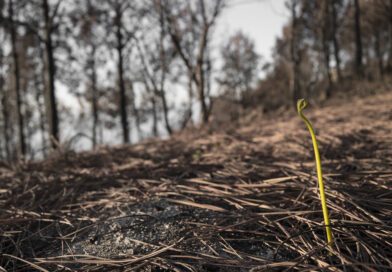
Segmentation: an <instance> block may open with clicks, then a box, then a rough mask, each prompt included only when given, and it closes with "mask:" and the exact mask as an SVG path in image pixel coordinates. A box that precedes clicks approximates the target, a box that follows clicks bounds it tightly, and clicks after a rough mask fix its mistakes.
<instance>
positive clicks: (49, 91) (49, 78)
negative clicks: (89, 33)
mask: <svg viewBox="0 0 392 272" xmlns="http://www.w3.org/2000/svg"><path fill="white" fill-rule="evenodd" d="M42 10H43V15H44V20H45V28H44V35H45V37H44V42H45V68H46V73H45V75H46V76H45V81H46V84H45V86H46V92H45V104H46V116H47V120H48V122H49V139H50V142H51V146H52V148H53V149H57V147H58V144H59V140H60V137H59V128H58V127H59V124H58V115H57V104H56V94H55V85H54V80H55V73H56V65H55V61H54V57H53V42H52V30H53V26H52V19H51V17H50V13H49V5H48V0H42Z"/></svg>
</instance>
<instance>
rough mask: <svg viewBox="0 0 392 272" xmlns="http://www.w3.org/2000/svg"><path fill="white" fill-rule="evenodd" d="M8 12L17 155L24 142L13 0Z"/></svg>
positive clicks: (22, 149) (22, 153) (19, 153)
mask: <svg viewBox="0 0 392 272" xmlns="http://www.w3.org/2000/svg"><path fill="white" fill-rule="evenodd" d="M8 13H9V22H10V23H9V31H10V34H11V48H12V59H13V88H14V92H15V97H16V107H15V110H16V121H17V126H18V155H19V156H25V155H26V142H25V135H24V119H23V114H22V99H21V90H20V68H19V55H18V48H17V32H16V24H14V6H13V0H9V1H8Z"/></svg>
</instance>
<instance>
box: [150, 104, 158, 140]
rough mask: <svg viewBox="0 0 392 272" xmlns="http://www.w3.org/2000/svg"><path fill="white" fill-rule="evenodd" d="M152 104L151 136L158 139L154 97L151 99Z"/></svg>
mask: <svg viewBox="0 0 392 272" xmlns="http://www.w3.org/2000/svg"><path fill="white" fill-rule="evenodd" d="M151 104H152V135H154V137H158V117H157V102H156V101H155V97H154V96H152V97H151Z"/></svg>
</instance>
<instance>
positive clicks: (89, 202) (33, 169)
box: [0, 93, 392, 271]
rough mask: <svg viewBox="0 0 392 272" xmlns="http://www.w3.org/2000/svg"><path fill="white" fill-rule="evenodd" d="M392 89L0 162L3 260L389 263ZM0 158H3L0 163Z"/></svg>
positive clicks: (251, 266) (374, 267)
mask: <svg viewBox="0 0 392 272" xmlns="http://www.w3.org/2000/svg"><path fill="white" fill-rule="evenodd" d="M391 105H392V94H391V93H389V94H379V95H376V96H373V97H371V98H367V99H363V98H362V99H353V100H352V101H350V102H349V103H347V104H342V105H339V106H336V107H332V106H327V107H325V108H321V109H315V108H310V109H307V110H306V111H305V115H306V116H307V117H308V118H309V120H310V121H311V122H312V124H313V126H314V128H315V130H316V134H317V137H318V141H319V148H320V153H321V159H322V166H323V172H324V179H325V186H326V193H327V205H328V208H329V212H330V218H331V223H332V226H333V235H334V241H335V242H334V246H333V247H332V248H329V250H330V251H331V252H333V255H332V256H329V254H328V250H326V243H325V231H324V227H323V217H322V212H321V205H320V201H319V196H318V188H317V179H316V174H315V173H316V169H315V163H314V161H313V148H312V142H311V139H310V135H309V132H308V130H307V128H306V126H305V124H304V123H303V121H302V120H301V119H300V118H299V117H298V116H297V115H296V114H295V113H294V112H293V113H292V114H286V115H284V116H280V117H277V118H275V119H273V118H272V117H271V116H270V117H268V118H264V119H263V120H258V121H257V122H256V121H255V122H253V123H252V124H247V125H238V126H237V125H228V126H227V127H226V128H225V129H220V130H213V129H203V130H200V131H198V130H196V129H189V130H187V131H184V132H180V133H177V134H175V135H173V136H172V137H170V138H169V139H166V140H159V139H153V140H149V141H146V142H143V143H140V144H136V145H131V146H126V147H117V148H103V149H100V150H97V151H95V152H86V153H78V154H76V153H67V154H61V155H58V156H56V157H53V158H52V159H48V160H45V161H42V162H38V163H29V164H23V165H19V166H17V167H13V168H12V169H11V168H9V167H6V166H2V168H1V169H0V172H1V175H0V226H1V227H0V252H1V253H0V271H2V270H3V271H7V270H8V271H31V270H40V271H71V270H78V271H93V270H94V271H274V270H276V271H283V270H285V269H287V270H290V271H305V270H312V269H313V270H318V269H325V270H324V271H343V270H345V271H391V270H390V267H392V227H391V226H392V148H391V143H392V138H391V135H392V107H391ZM0 167H1V166H0Z"/></svg>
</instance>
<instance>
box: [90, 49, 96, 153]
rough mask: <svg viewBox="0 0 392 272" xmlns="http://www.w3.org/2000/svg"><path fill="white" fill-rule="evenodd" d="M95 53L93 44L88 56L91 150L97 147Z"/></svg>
mask: <svg viewBox="0 0 392 272" xmlns="http://www.w3.org/2000/svg"><path fill="white" fill-rule="evenodd" d="M95 52H96V47H95V45H94V44H92V45H91V55H90V59H91V62H90V65H91V67H90V69H91V112H92V115H93V124H92V142H93V149H95V148H96V147H97V129H98V101H97V100H98V89H97V71H96V64H95Z"/></svg>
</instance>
